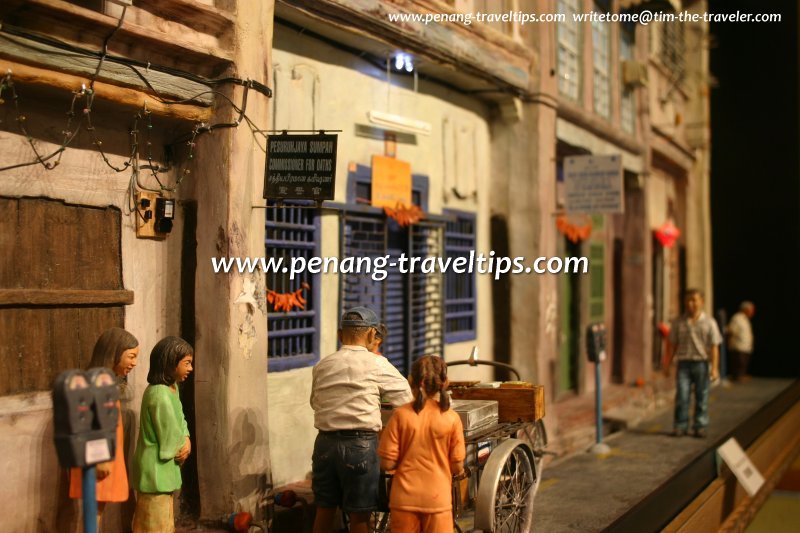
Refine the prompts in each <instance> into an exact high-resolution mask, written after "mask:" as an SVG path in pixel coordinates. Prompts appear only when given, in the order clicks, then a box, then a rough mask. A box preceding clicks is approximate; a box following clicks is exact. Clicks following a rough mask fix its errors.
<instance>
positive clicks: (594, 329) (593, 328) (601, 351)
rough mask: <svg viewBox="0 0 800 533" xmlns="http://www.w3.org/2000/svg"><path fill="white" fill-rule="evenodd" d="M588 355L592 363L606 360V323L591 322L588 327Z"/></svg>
mask: <svg viewBox="0 0 800 533" xmlns="http://www.w3.org/2000/svg"><path fill="white" fill-rule="evenodd" d="M586 355H587V356H588V357H589V362H590V363H599V362H602V361H605V360H606V325H605V324H603V323H602V322H595V323H594V324H589V326H588V327H587V328H586Z"/></svg>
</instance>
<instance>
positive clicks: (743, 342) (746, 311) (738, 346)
mask: <svg viewBox="0 0 800 533" xmlns="http://www.w3.org/2000/svg"><path fill="white" fill-rule="evenodd" d="M755 313H756V306H755V305H753V302H742V304H741V305H740V306H739V312H738V313H736V314H735V315H733V317H731V321H730V322H728V327H727V329H726V330H725V333H726V335H727V337H728V368H729V369H730V370H729V373H730V375H731V376H732V377H733V379H734V380H735V381H741V380H744V379H746V378H747V367H748V365H749V364H750V355H751V354H752V353H753V328H752V326H751V325H750V319H751V318H753V315H755Z"/></svg>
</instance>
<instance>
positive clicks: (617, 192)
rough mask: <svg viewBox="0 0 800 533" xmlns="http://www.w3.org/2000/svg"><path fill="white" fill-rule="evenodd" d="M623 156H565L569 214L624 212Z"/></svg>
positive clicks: (567, 209)
mask: <svg viewBox="0 0 800 533" xmlns="http://www.w3.org/2000/svg"><path fill="white" fill-rule="evenodd" d="M622 183H623V181H622V157H621V156H619V155H576V156H570V157H565V158H564V209H565V210H566V212H567V213H593V214H597V213H623V212H624V211H625V204H624V200H623V195H622V193H623V187H622Z"/></svg>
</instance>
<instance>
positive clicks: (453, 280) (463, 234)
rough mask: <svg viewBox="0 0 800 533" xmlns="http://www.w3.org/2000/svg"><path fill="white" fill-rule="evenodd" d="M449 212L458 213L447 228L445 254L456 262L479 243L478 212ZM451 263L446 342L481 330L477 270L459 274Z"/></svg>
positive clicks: (447, 276) (447, 284)
mask: <svg viewBox="0 0 800 533" xmlns="http://www.w3.org/2000/svg"><path fill="white" fill-rule="evenodd" d="M447 213H448V214H450V215H453V216H455V220H454V221H452V222H448V223H447V225H446V227H445V234H444V249H445V254H446V256H447V258H448V259H452V260H453V261H454V260H455V259H456V258H459V257H467V258H468V257H469V253H470V251H472V250H475V245H476V233H477V232H476V224H475V214H474V213H466V212H463V211H454V210H448V211H447ZM452 266H453V262H452V261H451V262H450V270H448V272H447V273H446V274H445V282H444V283H445V289H444V295H445V296H444V311H445V330H444V335H445V341H446V342H461V341H468V340H474V339H475V338H476V335H477V329H478V328H477V325H478V324H477V322H478V318H477V292H476V287H475V273H474V272H473V273H463V274H459V273H456V272H454V271H453V270H452Z"/></svg>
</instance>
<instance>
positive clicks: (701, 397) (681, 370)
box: [675, 361, 710, 431]
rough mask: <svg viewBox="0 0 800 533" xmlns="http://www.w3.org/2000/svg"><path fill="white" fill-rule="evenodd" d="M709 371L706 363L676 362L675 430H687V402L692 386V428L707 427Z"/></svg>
mask: <svg viewBox="0 0 800 533" xmlns="http://www.w3.org/2000/svg"><path fill="white" fill-rule="evenodd" d="M709 377H710V376H709V371H708V362H707V361H678V386H677V387H676V390H675V429H676V430H682V431H687V430H688V429H689V400H690V396H691V393H692V385H694V426H693V428H692V429H694V430H698V429H705V428H706V427H707V426H708V389H709V386H710V383H709Z"/></svg>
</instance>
